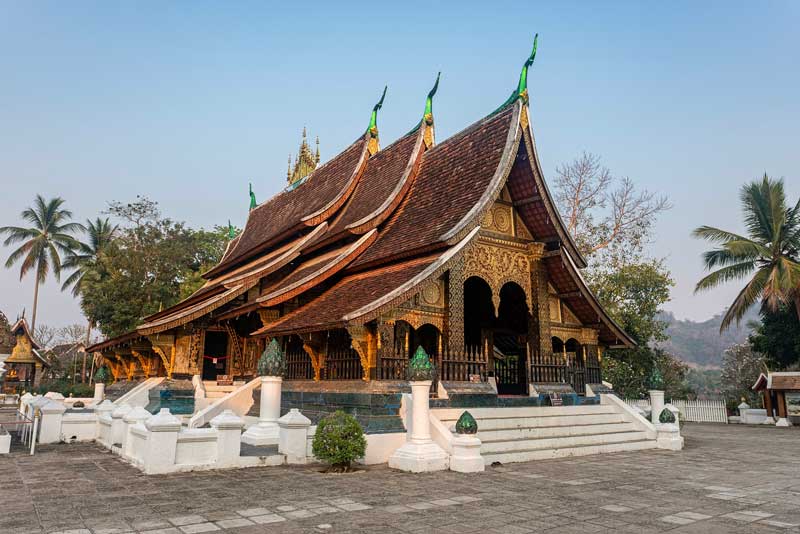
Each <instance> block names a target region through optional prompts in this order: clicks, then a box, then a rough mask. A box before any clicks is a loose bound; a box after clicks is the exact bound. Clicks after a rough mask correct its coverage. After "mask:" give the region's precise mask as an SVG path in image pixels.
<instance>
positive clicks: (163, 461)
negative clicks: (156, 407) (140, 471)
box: [143, 408, 181, 475]
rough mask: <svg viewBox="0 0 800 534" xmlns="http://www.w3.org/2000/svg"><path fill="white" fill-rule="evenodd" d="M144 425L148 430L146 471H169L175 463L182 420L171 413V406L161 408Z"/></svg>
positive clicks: (147, 472) (148, 472) (151, 472)
mask: <svg viewBox="0 0 800 534" xmlns="http://www.w3.org/2000/svg"><path fill="white" fill-rule="evenodd" d="M144 426H145V428H147V430H148V435H147V446H146V448H145V453H144V461H143V464H144V472H145V473H146V474H148V475H150V474H154V473H168V472H169V471H170V470H171V469H172V467H173V466H174V465H175V452H176V450H177V448H178V433H180V431H181V420H180V419H178V418H177V417H175V416H174V415H172V414H171V413H169V408H161V411H160V412H158V413H157V414H156V415H154V416H153V417H151V418H150V419H148V420H147V421H145V422H144Z"/></svg>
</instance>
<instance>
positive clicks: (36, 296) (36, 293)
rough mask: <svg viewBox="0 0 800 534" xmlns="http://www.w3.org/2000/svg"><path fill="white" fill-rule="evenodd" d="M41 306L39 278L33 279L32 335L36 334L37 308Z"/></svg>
mask: <svg viewBox="0 0 800 534" xmlns="http://www.w3.org/2000/svg"><path fill="white" fill-rule="evenodd" d="M38 306H39V278H38V277H37V278H36V279H35V280H34V281H33V317H31V335H32V336H35V335H36V308H37V307H38Z"/></svg>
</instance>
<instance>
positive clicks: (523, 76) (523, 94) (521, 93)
mask: <svg viewBox="0 0 800 534" xmlns="http://www.w3.org/2000/svg"><path fill="white" fill-rule="evenodd" d="M538 40H539V34H538V33H537V34H536V35H535V36H534V37H533V50H531V57H529V58H528V60H527V61H526V62H525V64H524V65H523V66H522V72H520V73H519V85H518V86H517V96H518V97H520V98H522V100H523V101H524V102H525V103H527V102H528V68H529V67H530V66H531V65H533V60H534V59H536V44H537V41H538Z"/></svg>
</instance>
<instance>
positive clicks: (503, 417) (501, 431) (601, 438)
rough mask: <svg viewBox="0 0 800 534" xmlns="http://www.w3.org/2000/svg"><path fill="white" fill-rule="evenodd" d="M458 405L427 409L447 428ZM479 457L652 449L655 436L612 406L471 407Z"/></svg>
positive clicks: (514, 459)
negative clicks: (479, 443) (476, 428)
mask: <svg viewBox="0 0 800 534" xmlns="http://www.w3.org/2000/svg"><path fill="white" fill-rule="evenodd" d="M463 412H464V409H463V408H445V409H434V410H431V413H432V414H433V416H434V417H436V418H437V419H438V420H439V421H440V422H441V423H442V424H443V425H444V426H445V427H447V429H448V430H452V429H453V428H454V427H455V423H456V421H457V420H458V418H459V417H460V416H461V414H462V413H463ZM469 412H470V413H471V414H472V416H473V417H474V418H475V419H476V420H477V422H478V438H480V440H481V455H482V456H483V458H484V461H485V462H486V464H487V465H490V464H492V463H493V462H501V463H511V462H527V461H531V460H544V459H549V458H563V457H566V456H584V455H589V454H602V453H609V452H622V451H633V450H642V449H654V448H656V446H657V445H656V439H655V434H654V432H653V431H652V430H649V429H648V428H647V427H646V426H645V425H643V424H642V422H641V421H637V420H636V418H635V417H634V416H632V415H631V414H630V413H628V412H626V411H625V410H624V409H622V408H621V407H619V406H617V405H614V404H597V405H586V406H547V407H525V408H475V409H469Z"/></svg>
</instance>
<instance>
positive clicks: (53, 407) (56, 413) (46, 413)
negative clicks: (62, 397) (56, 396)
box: [39, 401, 67, 443]
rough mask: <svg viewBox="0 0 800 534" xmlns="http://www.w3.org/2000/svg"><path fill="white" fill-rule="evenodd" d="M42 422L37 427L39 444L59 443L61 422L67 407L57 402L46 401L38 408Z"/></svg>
mask: <svg viewBox="0 0 800 534" xmlns="http://www.w3.org/2000/svg"><path fill="white" fill-rule="evenodd" d="M39 410H41V412H42V422H41V426H40V427H39V443H58V442H59V441H61V421H62V419H63V418H64V412H66V411H67V407H66V406H64V404H63V403H61V402H58V401H48V402H45V403H44V404H42V405H41V406H40V408H39Z"/></svg>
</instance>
